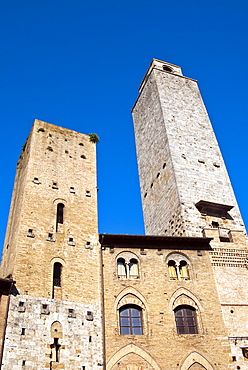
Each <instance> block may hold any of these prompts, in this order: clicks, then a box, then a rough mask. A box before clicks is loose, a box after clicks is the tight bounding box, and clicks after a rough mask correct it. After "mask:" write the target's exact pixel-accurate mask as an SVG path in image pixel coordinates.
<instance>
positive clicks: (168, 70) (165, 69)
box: [163, 65, 173, 72]
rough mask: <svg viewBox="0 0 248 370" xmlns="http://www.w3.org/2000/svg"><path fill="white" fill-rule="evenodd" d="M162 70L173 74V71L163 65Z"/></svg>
mask: <svg viewBox="0 0 248 370" xmlns="http://www.w3.org/2000/svg"><path fill="white" fill-rule="evenodd" d="M163 70H164V71H166V72H173V69H172V68H171V67H169V66H166V65H163Z"/></svg>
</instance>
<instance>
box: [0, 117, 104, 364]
mask: <svg viewBox="0 0 248 370" xmlns="http://www.w3.org/2000/svg"><path fill="white" fill-rule="evenodd" d="M59 203H62V204H64V217H63V222H61V223H57V222H56V216H57V205H58V204H59ZM97 227H98V225H97V194H96V148H95V144H94V143H92V142H90V140H89V136H88V135H84V134H81V133H78V132H75V131H71V130H68V129H65V128H62V127H58V126H54V125H51V124H49V123H46V122H42V121H39V120H35V122H34V124H33V127H32V130H31V133H30V135H29V137H28V139H27V142H26V144H25V145H24V147H23V152H22V153H21V156H20V159H19V162H18V165H17V173H16V179H15V185H14V191H13V196H12V202H11V208H10V215H9V220H8V226H7V233H6V239H5V245H4V252H3V262H2V266H1V275H2V276H3V277H6V276H9V275H10V274H11V275H12V278H13V279H14V280H15V281H16V292H15V295H17V296H16V298H15V297H12V298H11V306H10V310H9V317H8V323H7V333H6V337H5V344H4V353H3V361H4V365H3V369H4V370H17V369H30V370H31V369H38V370H40V369H67V370H70V369H71V370H72V369H73V370H74V369H80V370H82V369H83V366H85V369H89V368H90V369H97V368H100V366H102V362H103V359H102V340H103V339H102V336H101V332H102V325H101V322H100V317H101V313H100V307H101V306H100V302H101V300H100V289H99V286H100V285H99V279H100V266H99V243H98V229H97ZM48 234H51V235H50V237H48V236H49V235H48ZM69 238H70V239H69ZM56 262H58V263H60V264H61V265H62V273H61V284H58V285H60V286H56V284H55V286H53V285H54V284H53V269H54V264H55V263H56ZM20 299H23V302H24V308H25V310H24V311H21V310H22V309H23V308H22V307H19V308H18V307H17V305H18V301H19V300H20ZM42 304H47V305H48V306H49V311H50V313H49V314H41V306H42ZM68 309H72V310H75V314H76V318H74V317H71V318H68ZM87 310H88V311H92V312H93V321H89V320H85V315H86V314H87ZM71 315H74V313H71ZM54 321H59V323H58V325H59V326H60V325H62V332H63V333H62V334H60V335H59V336H58V338H60V339H59V344H60V345H61V347H60V360H59V362H54V361H53V359H52V358H51V357H50V355H51V347H50V345H51V344H52V342H53V338H54V337H53V338H52V337H51V333H50V331H51V324H52V323H53V322H54ZM22 328H23V329H25V335H22V334H21V331H22ZM54 335H55V334H54ZM90 336H91V342H89V337H90ZM23 361H24V363H23ZM98 363H99V365H98Z"/></svg>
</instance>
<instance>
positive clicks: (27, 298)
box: [0, 59, 248, 370]
mask: <svg viewBox="0 0 248 370" xmlns="http://www.w3.org/2000/svg"><path fill="white" fill-rule="evenodd" d="M132 113H133V118H134V126H135V138H136V147H137V156H138V167H139V176H140V186H141V194H142V203H143V212H144V219H145V228H146V235H140V236H139V235H115V234H100V235H98V223H97V189H96V151H95V143H93V142H92V141H91V140H90V137H89V135H84V134H81V133H78V132H75V131H72V130H68V129H64V128H62V127H58V126H54V125H52V124H48V123H45V122H42V121H39V120H35V122H34V124H33V127H32V130H31V133H30V135H29V137H28V139H27V142H26V144H25V145H24V146H23V152H22V153H21V156H20V159H19V162H18V165H17V173H16V179H15V184H14V191H13V196H12V202H11V208H10V214H9V220H8V225H7V232H6V239H5V244H4V251H3V260H2V264H1V278H0V287H1V301H0V313H1V319H0V339H1V340H2V342H1V343H0V344H1V350H2V352H1V365H0V368H1V369H2V370H34V369H37V370H46V369H50V370H53V369H65V370H101V369H103V370H168V369H169V370H227V369H230V370H235V369H241V370H243V369H244V370H245V369H248V361H247V359H248V335H247V330H248V320H247V317H248V304H247V302H248V299H247V298H248V294H247V293H246V289H245V288H246V282H247V278H248V276H247V266H248V263H247V258H248V252H247V241H246V234H245V229H244V225H243V221H242V217H241V215H240V212H239V209H238V206H237V202H236V200H235V196H234V193H233V190H232V186H231V183H230V180H229V178H228V174H227V171H226V169H225V165H224V161H223V159H222V156H221V153H220V150H219V147H218V143H217V141H216V138H215V135H214V132H213V129H212V127H211V123H210V121H209V118H208V115H207V112H206V109H205V106H204V104H203V102H202V99H201V95H200V92H199V90H198V87H197V82H196V81H195V80H193V79H191V78H187V77H185V76H183V74H182V71H181V68H180V67H178V66H175V65H172V64H169V63H165V62H162V61H159V60H156V59H154V60H153V61H152V63H151V65H150V67H149V69H148V71H147V73H146V75H145V77H144V79H143V81H142V83H141V85H140V89H139V96H138V98H137V101H136V102H135V105H134V107H133V111H132Z"/></svg>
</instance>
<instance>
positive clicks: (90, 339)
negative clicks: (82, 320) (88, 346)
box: [89, 335, 92, 343]
mask: <svg viewBox="0 0 248 370" xmlns="http://www.w3.org/2000/svg"><path fill="white" fill-rule="evenodd" d="M91 341H92V337H91V335H90V336H89V342H90V343H91Z"/></svg>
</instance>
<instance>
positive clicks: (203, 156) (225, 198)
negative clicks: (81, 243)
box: [133, 60, 244, 236]
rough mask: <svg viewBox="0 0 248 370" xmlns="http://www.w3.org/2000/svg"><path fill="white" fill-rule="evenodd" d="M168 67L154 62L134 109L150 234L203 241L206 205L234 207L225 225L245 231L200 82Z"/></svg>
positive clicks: (146, 217) (176, 68)
mask: <svg viewBox="0 0 248 370" xmlns="http://www.w3.org/2000/svg"><path fill="white" fill-rule="evenodd" d="M165 64H166V63H164V62H160V61H157V60H153V63H152V65H151V67H150V68H149V70H148V72H147V74H146V77H145V81H144V82H143V84H142V85H141V88H140V95H139V97H138V99H137V101H136V104H135V106H134V108H133V118H134V126H135V137H136V147H137V155H138V165H139V176H140V186H141V194H142V201H143V211H144V218H145V227H146V233H147V234H150V235H155V234H159V235H163V234H168V235H186V236H201V230H202V228H203V227H204V226H207V224H206V223H205V222H204V221H205V220H204V219H202V218H201V214H200V212H199V211H198V210H197V208H196V207H195V204H196V203H197V202H199V201H200V200H205V201H210V202H214V203H220V204H227V205H231V206H234V208H233V209H232V210H231V211H230V215H231V216H232V217H233V219H230V220H228V219H226V220H225V221H222V224H225V227H229V228H232V229H238V230H240V229H241V230H243V231H244V225H243V221H242V218H241V215H240V213H239V209H238V206H237V203H236V200H235V196H234V193H233V190H232V186H231V183H230V180H229V178H228V174H227V171H226V168H225V164H224V161H223V159H222V156H221V153H220V149H219V146H218V143H217V141H216V138H215V135H214V132H213V129H212V126H211V123H210V120H209V117H208V114H207V112H206V109H205V106H204V104H203V101H202V98H201V95H200V92H199V89H198V86H197V82H196V81H195V80H192V79H189V78H187V77H184V76H182V74H181V73H180V71H179V70H178V68H179V67H175V66H173V67H172V68H174V70H175V71H174V72H173V73H169V72H167V71H164V70H163V65H165ZM165 230H166V231H165Z"/></svg>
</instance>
